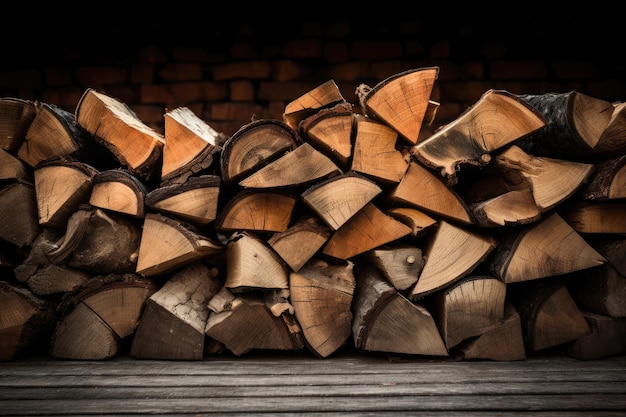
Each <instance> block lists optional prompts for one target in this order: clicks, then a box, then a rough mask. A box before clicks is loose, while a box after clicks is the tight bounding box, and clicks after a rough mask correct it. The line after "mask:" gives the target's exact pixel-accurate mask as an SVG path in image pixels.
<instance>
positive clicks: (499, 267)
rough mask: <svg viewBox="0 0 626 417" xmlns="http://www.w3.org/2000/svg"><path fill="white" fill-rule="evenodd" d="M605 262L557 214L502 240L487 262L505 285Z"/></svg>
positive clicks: (560, 273) (489, 267)
mask: <svg viewBox="0 0 626 417" xmlns="http://www.w3.org/2000/svg"><path fill="white" fill-rule="evenodd" d="M604 262H606V259H605V258H604V257H603V256H602V255H600V254H599V253H598V252H597V251H596V250H594V249H593V248H592V247H591V246H590V245H589V244H588V243H587V242H586V241H585V240H584V239H583V238H582V236H580V234H578V233H576V231H575V230H574V229H573V228H572V227H571V226H570V225H569V224H568V223H566V222H565V220H563V218H562V217H561V216H560V215H559V214H558V213H556V212H553V213H551V214H550V215H548V216H547V217H545V218H544V219H543V220H541V221H539V222H536V223H534V224H532V225H529V226H526V227H523V228H521V229H518V230H516V231H515V232H513V231H512V232H511V233H510V234H508V235H506V236H503V237H501V238H500V239H499V241H498V245H497V248H496V249H495V250H494V251H493V254H492V256H491V257H490V259H489V260H488V262H487V263H486V266H487V268H488V269H489V270H490V271H491V272H492V273H494V274H495V275H496V276H497V277H498V278H500V279H502V280H503V281H504V282H506V283H507V284H508V283H513V282H522V281H530V280H534V279H539V278H547V277H552V276H556V275H564V274H567V273H569V272H574V271H580V270H583V269H586V268H593V267H597V266H599V265H602V264H603V263H604Z"/></svg>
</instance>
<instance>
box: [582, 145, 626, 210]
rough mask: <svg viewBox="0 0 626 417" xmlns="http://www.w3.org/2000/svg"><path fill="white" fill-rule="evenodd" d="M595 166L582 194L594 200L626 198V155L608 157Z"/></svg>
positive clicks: (584, 197) (585, 197) (586, 198)
mask: <svg viewBox="0 0 626 417" xmlns="http://www.w3.org/2000/svg"><path fill="white" fill-rule="evenodd" d="M594 167H595V170H594V171H593V173H592V174H591V176H590V178H589V180H588V181H587V182H586V183H585V184H584V185H583V187H582V189H581V190H580V196H581V197H582V198H583V199H585V200H592V201H604V200H618V199H626V155H622V156H618V157H616V158H612V159H607V160H605V161H603V162H599V163H597V164H596V165H595V166H594Z"/></svg>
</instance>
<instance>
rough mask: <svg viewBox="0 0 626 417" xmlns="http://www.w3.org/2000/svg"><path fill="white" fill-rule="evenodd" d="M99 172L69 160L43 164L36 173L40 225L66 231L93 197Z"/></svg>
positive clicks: (55, 159)
mask: <svg viewBox="0 0 626 417" xmlns="http://www.w3.org/2000/svg"><path fill="white" fill-rule="evenodd" d="M97 173H98V171H97V170H96V169H95V168H93V167H92V166H91V165H88V164H85V163H83V162H79V161H75V160H72V159H67V158H53V159H49V160H47V161H43V162H41V163H40V164H39V165H37V168H36V169H35V170H34V176H35V192H36V195H37V211H38V213H39V223H40V224H41V225H43V226H47V227H52V228H55V229H59V230H65V228H66V227H67V221H68V220H69V218H70V216H71V215H72V214H73V213H74V212H75V211H76V210H78V208H79V206H80V205H81V204H87V203H88V202H89V197H90V196H91V190H92V187H93V179H94V177H95V176H96V174H97Z"/></svg>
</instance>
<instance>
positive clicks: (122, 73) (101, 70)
mask: <svg viewBox="0 0 626 417" xmlns="http://www.w3.org/2000/svg"><path fill="white" fill-rule="evenodd" d="M74 74H75V76H76V80H77V81H78V83H79V84H81V85H85V86H89V87H93V88H97V87H101V86H104V85H108V84H126V83H128V80H129V74H128V70H127V69H126V68H124V67H119V66H112V65H111V66H94V67H81V68H77V69H76V70H75V71H74Z"/></svg>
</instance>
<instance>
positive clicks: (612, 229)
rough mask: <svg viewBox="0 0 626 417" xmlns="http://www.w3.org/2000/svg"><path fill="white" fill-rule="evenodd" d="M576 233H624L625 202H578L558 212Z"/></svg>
mask: <svg viewBox="0 0 626 417" xmlns="http://www.w3.org/2000/svg"><path fill="white" fill-rule="evenodd" d="M559 213H560V214H561V216H562V217H563V219H564V220H565V221H566V222H567V223H568V224H569V225H570V226H571V227H572V229H574V230H576V231H577V232H578V233H626V216H624V213H626V201H624V200H604V201H578V202H573V203H572V204H569V205H567V206H563V207H562V209H561V210H560V212H559Z"/></svg>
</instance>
